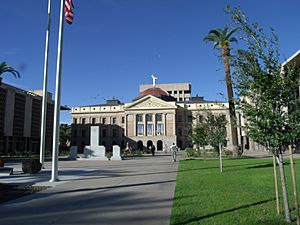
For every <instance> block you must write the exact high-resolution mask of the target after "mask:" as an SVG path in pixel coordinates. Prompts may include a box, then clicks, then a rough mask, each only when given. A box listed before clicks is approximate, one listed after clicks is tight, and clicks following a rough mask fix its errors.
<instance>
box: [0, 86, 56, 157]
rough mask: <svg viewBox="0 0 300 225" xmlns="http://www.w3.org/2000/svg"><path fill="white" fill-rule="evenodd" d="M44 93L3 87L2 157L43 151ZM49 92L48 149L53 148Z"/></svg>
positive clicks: (0, 95)
mask: <svg viewBox="0 0 300 225" xmlns="http://www.w3.org/2000/svg"><path fill="white" fill-rule="evenodd" d="M40 93H41V91H26V90H22V89H20V88H16V87H14V86H11V85H8V84H5V83H1V85H0V154H1V155H7V154H10V155H14V154H17V153H18V152H25V151H28V152H33V153H38V152H39V148H40V135H41V134H40V129H41V110H42V97H41V96H40V95H39V94H40ZM51 97H52V95H51V93H48V103H47V119H46V120H47V122H46V150H49V151H50V150H51V148H52V133H53V111H54V102H53V101H52V100H51Z"/></svg>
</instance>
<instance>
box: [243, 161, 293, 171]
mask: <svg viewBox="0 0 300 225" xmlns="http://www.w3.org/2000/svg"><path fill="white" fill-rule="evenodd" d="M283 165H285V166H287V165H290V162H284V163H283ZM268 167H273V163H266V164H262V165H257V166H249V167H247V169H258V168H268Z"/></svg>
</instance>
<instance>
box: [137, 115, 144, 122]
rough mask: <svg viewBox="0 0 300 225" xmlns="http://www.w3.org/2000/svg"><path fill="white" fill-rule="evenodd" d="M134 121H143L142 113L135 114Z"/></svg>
mask: <svg viewBox="0 0 300 225" xmlns="http://www.w3.org/2000/svg"><path fill="white" fill-rule="evenodd" d="M136 121H137V122H143V115H142V114H137V115H136Z"/></svg>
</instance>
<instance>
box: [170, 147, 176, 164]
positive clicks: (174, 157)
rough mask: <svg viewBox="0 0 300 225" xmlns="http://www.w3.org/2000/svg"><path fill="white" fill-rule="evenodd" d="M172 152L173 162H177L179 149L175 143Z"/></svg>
mask: <svg viewBox="0 0 300 225" xmlns="http://www.w3.org/2000/svg"><path fill="white" fill-rule="evenodd" d="M170 150H171V152H172V159H173V162H176V156H177V151H178V147H177V146H176V145H175V143H173V144H172V145H171V147H170Z"/></svg>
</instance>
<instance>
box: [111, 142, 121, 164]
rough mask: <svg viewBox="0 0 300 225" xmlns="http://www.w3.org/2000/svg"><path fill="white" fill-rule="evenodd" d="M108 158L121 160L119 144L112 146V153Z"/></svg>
mask: <svg viewBox="0 0 300 225" xmlns="http://www.w3.org/2000/svg"><path fill="white" fill-rule="evenodd" d="M110 160H122V158H121V149H120V147H119V145H114V146H113V155H112V157H111V158H110Z"/></svg>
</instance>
